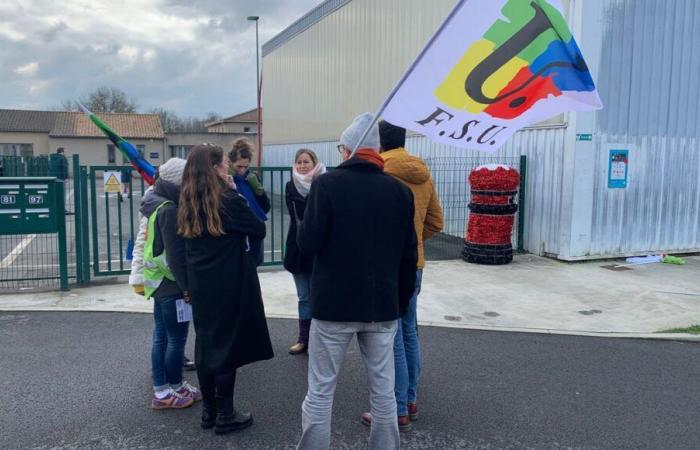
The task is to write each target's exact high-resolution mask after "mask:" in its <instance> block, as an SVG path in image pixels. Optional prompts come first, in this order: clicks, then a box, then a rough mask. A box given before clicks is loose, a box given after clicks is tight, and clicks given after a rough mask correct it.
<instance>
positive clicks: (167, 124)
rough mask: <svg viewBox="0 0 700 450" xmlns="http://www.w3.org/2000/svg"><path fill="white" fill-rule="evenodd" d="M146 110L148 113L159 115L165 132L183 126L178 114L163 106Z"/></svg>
mask: <svg viewBox="0 0 700 450" xmlns="http://www.w3.org/2000/svg"><path fill="white" fill-rule="evenodd" d="M148 112H149V113H150V114H158V115H159V116H160V123H161V125H162V126H163V130H165V132H166V133H172V132H174V131H179V130H181V129H182V127H183V122H182V119H180V117H178V115H177V114H175V113H174V112H173V111H168V110H166V109H163V108H151V109H150V110H149V111H148Z"/></svg>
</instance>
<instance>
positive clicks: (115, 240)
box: [0, 155, 527, 291]
mask: <svg viewBox="0 0 700 450" xmlns="http://www.w3.org/2000/svg"><path fill="white" fill-rule="evenodd" d="M11 160H12V161H13V162H12V163H11V164H15V163H17V161H18V160H17V159H11ZM426 162H427V164H428V166H429V167H430V169H431V172H432V176H433V180H434V182H435V185H436V188H437V190H438V193H439V195H440V199H441V203H442V207H443V210H444V214H445V229H444V230H443V232H442V233H439V234H438V235H437V236H435V237H434V238H433V239H431V240H429V241H428V242H426V244H425V249H426V259H428V260H440V259H457V258H460V255H461V252H462V249H463V245H464V235H465V233H466V225H467V219H468V204H469V200H470V192H469V185H468V181H467V180H468V176H469V173H470V172H471V170H472V169H474V168H475V167H477V166H479V165H481V164H488V163H498V164H508V165H510V166H513V167H517V168H519V169H520V171H521V178H522V185H521V191H520V194H519V197H518V199H517V202H518V203H519V204H520V208H519V213H518V216H517V219H516V229H515V231H514V236H513V247H514V248H517V249H519V250H520V251H522V248H523V247H522V242H523V236H524V233H525V231H526V230H525V229H524V221H523V218H524V212H525V208H524V205H525V197H524V185H525V179H526V176H527V169H526V160H525V157H521V158H488V157H483V158H482V157H478V158H477V157H467V158H459V159H455V158H450V159H441V158H436V159H430V160H427V161H426ZM40 164H41V163H37V166H39V165H40ZM23 167H29V166H23ZM17 170H19V169H17ZM25 170H26V169H25ZM253 170H254V171H256V172H257V173H258V174H259V175H260V178H261V181H262V183H263V187H264V188H265V191H266V192H267V194H268V196H269V198H270V203H271V210H270V212H269V213H268V214H267V215H268V220H267V222H266V227H267V237H266V239H265V241H264V243H263V250H264V259H263V265H264V266H278V265H280V264H281V263H282V261H283V260H284V253H285V241H286V237H287V231H288V228H289V223H290V217H289V213H288V211H287V208H286V204H285V197H284V189H285V185H286V184H287V182H289V181H290V180H291V167H263V168H257V169H253ZM113 171H116V172H125V173H128V174H130V176H128V181H127V182H126V183H124V184H125V185H126V186H123V187H122V190H121V191H120V192H118V193H116V192H115V193H108V192H105V173H107V174H109V172H113ZM71 173H72V174H75V176H74V177H73V178H71V179H68V180H66V181H65V183H62V186H63V189H64V194H63V195H64V197H63V198H64V204H65V216H64V220H65V228H66V238H65V242H63V243H59V242H58V241H57V236H56V235H45V234H35V233H32V234H28V233H27V234H11V235H0V290H2V289H5V290H7V289H10V290H15V291H16V290H22V289H30V288H55V287H59V285H60V279H61V277H60V273H59V268H60V263H59V260H60V256H61V255H62V254H65V256H66V261H67V271H66V276H67V279H68V281H69V282H70V283H71V284H85V283H88V282H90V280H91V279H93V278H94V277H105V276H110V277H114V276H123V275H127V274H129V272H130V270H131V261H130V260H129V258H128V255H127V254H128V253H129V252H128V250H129V242H131V243H132V244H133V242H135V239H136V235H137V233H138V227H139V219H140V216H139V212H138V210H139V207H140V204H141V200H142V199H143V196H144V194H145V190H146V188H147V186H146V185H145V184H144V182H143V180H142V179H141V178H140V177H138V175H137V174H136V173H135V172H132V170H131V167H129V166H90V167H87V166H81V165H80V161H79V158H78V156H77V155H75V156H74V157H73V161H72V170H71ZM0 180H1V178H0ZM0 231H1V230H0ZM61 246H64V247H61Z"/></svg>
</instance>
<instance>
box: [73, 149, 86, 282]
mask: <svg viewBox="0 0 700 450" xmlns="http://www.w3.org/2000/svg"><path fill="white" fill-rule="evenodd" d="M72 175H73V228H74V230H73V231H74V232H75V278H76V280H75V281H76V283H77V284H79V285H80V284H83V283H84V277H83V245H84V243H83V233H82V230H81V226H82V218H81V217H82V215H83V210H82V208H81V207H80V155H77V154H76V155H73V170H72Z"/></svg>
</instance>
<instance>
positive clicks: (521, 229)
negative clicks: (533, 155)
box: [518, 155, 527, 253]
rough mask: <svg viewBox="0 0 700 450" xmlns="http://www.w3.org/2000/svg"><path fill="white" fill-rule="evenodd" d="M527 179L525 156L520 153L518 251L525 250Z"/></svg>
mask: <svg viewBox="0 0 700 450" xmlns="http://www.w3.org/2000/svg"><path fill="white" fill-rule="evenodd" d="M526 180H527V156H525V155H520V190H519V191H518V252H519V253H523V252H524V251H525V200H526V194H525V186H526Z"/></svg>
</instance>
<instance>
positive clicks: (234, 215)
mask: <svg viewBox="0 0 700 450" xmlns="http://www.w3.org/2000/svg"><path fill="white" fill-rule="evenodd" d="M229 183H230V181H229V180H228V159H227V158H224V152H223V149H222V148H221V147H217V146H214V145H199V146H196V147H195V148H194V149H193V150H192V152H191V153H190V155H189V156H188V158H187V165H186V166H185V173H184V175H183V178H182V190H181V194H180V205H181V209H179V211H178V214H179V215H178V224H179V232H180V233H181V234H182V235H183V236H184V237H185V238H186V239H187V240H186V252H187V253H186V254H187V282H188V284H187V286H188V288H189V293H188V294H189V296H190V299H191V303H192V310H193V316H194V317H193V319H194V327H195V331H196V333H197V339H196V343H195V363H196V365H197V375H198V377H199V383H200V389H201V391H202V395H203V397H204V402H203V403H204V408H203V411H202V427H203V428H212V427H215V432H216V433H218V434H222V433H227V432H229V431H234V430H239V429H242V428H246V427H248V426H250V425H251V424H252V421H253V419H252V415H251V414H250V413H247V412H242V411H236V410H235V409H234V407H233V391H234V385H235V381H236V369H237V368H239V367H241V366H243V365H246V364H250V363H252V362H255V361H261V360H265V359H270V358H272V356H273V353H272V344H271V343H270V335H269V333H268V329H267V322H266V320H265V310H264V307H263V303H262V296H261V293H260V284H259V281H258V274H257V272H256V269H255V263H254V258H251V257H250V255H248V252H249V251H250V241H251V240H260V239H263V238H264V237H265V225H264V223H263V222H261V221H260V220H259V219H258V218H257V217H256V216H255V215H254V214H253V212H252V211H251V210H250V208H249V207H248V205H247V204H246V200H245V199H244V198H243V197H241V196H240V195H238V193H237V192H236V191H235V190H234V189H233V185H232V184H229Z"/></svg>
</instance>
